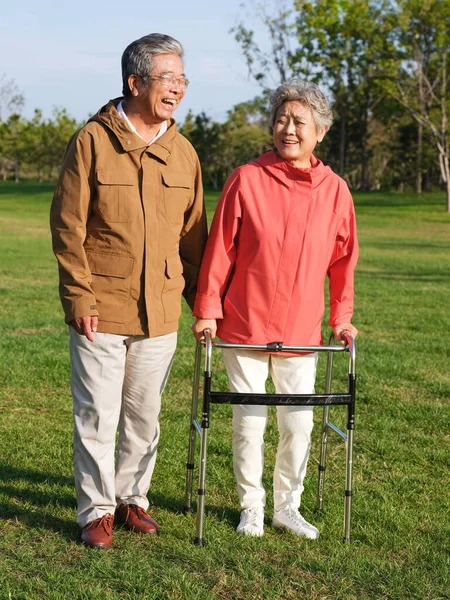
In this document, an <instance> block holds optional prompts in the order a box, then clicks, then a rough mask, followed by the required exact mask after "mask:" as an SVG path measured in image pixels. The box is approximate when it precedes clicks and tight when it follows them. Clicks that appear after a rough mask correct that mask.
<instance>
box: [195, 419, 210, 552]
mask: <svg viewBox="0 0 450 600" xmlns="http://www.w3.org/2000/svg"><path fill="white" fill-rule="evenodd" d="M207 441H208V430H207V429H203V430H202V443H201V449H200V466H199V478H198V505H197V520H196V537H195V539H194V545H195V546H203V521H204V516H205V494H206V488H205V480H206V447H207Z"/></svg>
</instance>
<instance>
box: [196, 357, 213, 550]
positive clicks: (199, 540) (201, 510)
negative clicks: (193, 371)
mask: <svg viewBox="0 0 450 600" xmlns="http://www.w3.org/2000/svg"><path fill="white" fill-rule="evenodd" d="M210 358H211V356H210V351H209V353H208V349H207V358H206V359H207V362H208V370H206V369H205V372H204V383H203V413H202V435H201V438H202V439H201V445H200V464H199V475H198V505H197V521H196V529H197V530H196V537H195V539H194V544H195V545H196V546H203V521H204V516H205V494H206V485H205V482H206V452H207V446H208V429H209V393H210V391H211V371H210V368H211V366H210V364H211V363H210Z"/></svg>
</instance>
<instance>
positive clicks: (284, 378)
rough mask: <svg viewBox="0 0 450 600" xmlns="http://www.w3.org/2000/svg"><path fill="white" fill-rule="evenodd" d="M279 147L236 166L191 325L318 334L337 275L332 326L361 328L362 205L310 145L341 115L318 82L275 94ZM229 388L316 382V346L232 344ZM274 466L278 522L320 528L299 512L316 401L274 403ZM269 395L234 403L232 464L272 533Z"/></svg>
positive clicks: (249, 332)
mask: <svg viewBox="0 0 450 600" xmlns="http://www.w3.org/2000/svg"><path fill="white" fill-rule="evenodd" d="M270 103H271V122H272V127H273V144H274V147H275V150H274V151H269V152H267V153H265V154H263V155H262V156H260V157H259V158H257V159H256V160H254V161H252V162H250V163H248V164H246V165H244V166H241V167H239V168H238V169H236V170H235V171H234V172H233V173H232V174H231V175H230V177H229V178H228V180H227V182H226V184H225V187H224V190H223V193H222V196H221V198H220V201H219V204H218V207H217V211H216V214H215V216H214V220H213V223H212V226H211V233H210V237H209V240H208V244H207V248H206V252H205V255H204V257H203V262H202V266H201V271H200V280H199V285H198V292H197V296H196V302H195V306H194V315H195V316H196V320H195V322H194V325H193V327H192V328H193V331H194V335H195V336H196V338H197V339H201V337H202V332H203V331H204V330H205V329H206V328H209V329H210V330H211V334H212V336H213V337H214V336H215V335H216V333H217V335H218V336H219V337H220V338H221V339H222V340H224V341H226V342H232V343H243V344H267V343H269V342H273V341H283V342H284V343H285V344H287V345H318V344H320V343H321V342H322V335H321V323H322V317H323V313H324V282H325V277H326V275H328V277H329V286H330V321H329V324H330V325H331V326H332V328H333V332H334V335H335V336H336V338H337V339H340V338H341V335H342V332H343V331H348V332H349V333H350V334H351V335H352V336H353V337H355V336H356V334H357V330H356V329H355V327H353V325H352V324H351V323H350V320H351V317H352V314H353V273H354V269H355V265H356V262H357V256H358V243H357V239H356V228H355V216H354V207H353V202H352V198H351V195H350V192H349V190H348V187H347V185H346V183H345V182H344V181H343V180H342V179H341V178H340V177H338V176H337V175H336V174H335V173H333V171H332V170H331V169H330V168H329V167H327V166H325V165H324V164H323V163H322V162H321V161H320V160H318V159H317V158H315V157H314V156H313V151H314V148H315V146H316V144H318V143H319V142H321V141H322V140H323V138H324V136H325V133H326V132H327V130H328V129H329V127H330V125H331V123H332V114H331V110H330V106H329V104H328V101H327V100H326V98H325V97H324V95H323V94H322V92H321V91H320V89H319V88H318V87H317V85H315V84H313V83H307V82H304V81H299V80H292V81H289V82H287V83H285V84H284V85H281V86H280V87H279V88H278V89H277V90H276V91H275V92H274V93H273V94H272V96H271V99H270ZM223 360H224V363H225V367H226V370H227V373H228V378H229V382H230V388H231V390H232V391H233V392H239V393H264V392H265V382H266V379H267V377H268V374H269V373H270V375H271V377H272V380H273V382H274V385H275V389H276V391H277V393H281V394H294V393H300V394H310V393H314V380H315V376H316V363H317V354H316V353H309V354H303V355H301V354H297V355H286V354H284V353H283V354H276V353H269V352H255V351H249V350H235V349H225V350H223ZM277 422H278V430H279V442H278V450H277V456H276V464H275V471H274V476H273V493H274V509H275V510H274V516H273V521H272V524H273V526H274V527H276V528H284V529H288V530H291V531H293V532H294V533H296V534H297V535H302V536H305V537H307V538H317V537H319V532H318V530H317V529H316V528H315V527H314V526H313V525H311V524H309V523H308V522H307V521H306V520H305V519H304V518H303V517H302V515H301V514H300V512H299V510H298V509H299V506H300V497H301V493H302V491H303V480H304V477H305V472H306V464H307V461H308V456H309V450H310V440H311V431H312V427H313V408H312V407H306V406H305V407H304V406H277ZM266 424H267V406H234V407H233V466H234V473H235V476H236V482H237V489H238V495H239V501H240V505H241V510H242V512H241V519H240V523H239V526H238V528H237V531H238V533H241V534H244V535H254V536H260V535H263V527H264V506H265V502H266V494H265V491H264V488H263V485H262V473H263V462H264V432H265V429H266Z"/></svg>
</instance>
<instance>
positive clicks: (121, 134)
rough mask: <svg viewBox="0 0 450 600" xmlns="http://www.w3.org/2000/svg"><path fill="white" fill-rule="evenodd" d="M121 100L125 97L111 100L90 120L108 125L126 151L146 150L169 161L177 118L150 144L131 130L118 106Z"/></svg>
mask: <svg viewBox="0 0 450 600" xmlns="http://www.w3.org/2000/svg"><path fill="white" fill-rule="evenodd" d="M121 100H123V98H115V99H114V100H110V101H109V102H108V104H106V105H105V106H103V107H102V108H101V109H100V110H99V111H98V113H97V114H96V115H94V116H93V117H91V119H89V121H95V122H98V123H102V125H104V126H105V127H107V128H108V129H109V130H110V131H111V132H112V133H113V134H114V135H115V136H116V138H117V140H118V142H119V144H120V145H121V146H122V150H123V151H124V152H134V151H137V150H139V151H143V150H146V151H147V152H148V154H151V155H153V156H156V157H157V158H159V159H160V160H162V161H163V162H164V163H167V160H168V158H169V156H170V154H171V152H172V147H173V144H174V141H175V137H176V134H177V126H176V123H175V120H174V119H170V121H169V122H168V123H167V131H166V132H165V133H164V134H163V135H162V136H161V137H160V138H158V139H157V140H156V142H155V143H153V144H151V145H150V146H148V145H147V144H146V143H145V142H144V140H143V139H142V138H141V137H140V136H139V135H137V133H135V132H133V131H131V129H130V128H129V126H128V123H127V122H126V121H125V119H122V117H121V116H120V115H119V113H118V111H117V108H116V107H117V105H118V104H119V102H120V101H121Z"/></svg>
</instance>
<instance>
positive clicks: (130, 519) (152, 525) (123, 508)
mask: <svg viewBox="0 0 450 600" xmlns="http://www.w3.org/2000/svg"><path fill="white" fill-rule="evenodd" d="M116 517H117V520H118V521H120V522H121V523H123V524H124V525H125V527H126V528H127V529H131V530H132V531H140V532H141V533H159V525H158V523H157V522H156V521H155V519H153V518H152V517H151V516H150V515H149V514H148V513H146V512H145V510H144V509H143V508H141V507H140V506H138V505H137V504H121V505H120V506H119V507H118V508H117V510H116Z"/></svg>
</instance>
